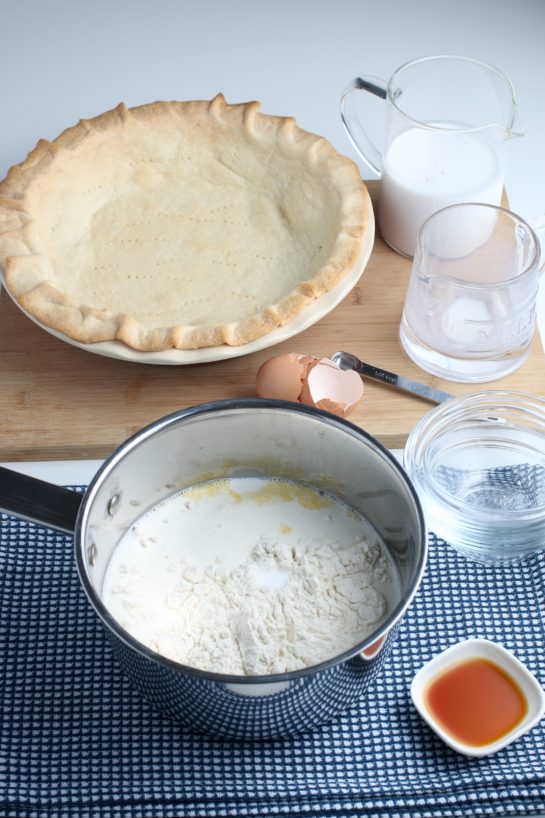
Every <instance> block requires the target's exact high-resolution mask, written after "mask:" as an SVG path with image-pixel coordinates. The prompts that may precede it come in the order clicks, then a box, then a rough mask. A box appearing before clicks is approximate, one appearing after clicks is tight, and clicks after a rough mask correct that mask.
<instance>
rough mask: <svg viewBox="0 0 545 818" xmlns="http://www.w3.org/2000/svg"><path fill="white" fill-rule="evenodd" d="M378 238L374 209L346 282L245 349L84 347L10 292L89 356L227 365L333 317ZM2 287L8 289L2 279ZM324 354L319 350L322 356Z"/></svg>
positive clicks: (104, 343) (105, 344) (113, 344)
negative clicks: (90, 353) (324, 318)
mask: <svg viewBox="0 0 545 818" xmlns="http://www.w3.org/2000/svg"><path fill="white" fill-rule="evenodd" d="M374 238H375V221H374V214H373V209H372V208H370V209H369V229H368V230H367V231H366V234H365V240H364V244H363V248H362V251H361V254H360V256H359V258H358V260H357V262H356V263H355V264H354V265H353V267H352V268H351V270H350V271H349V272H348V273H347V274H346V275H345V276H344V277H343V279H342V280H341V281H340V282H339V283H338V284H337V285H336V286H335V287H333V288H332V289H331V290H329V292H327V293H325V294H324V295H322V296H321V297H320V298H317V299H316V300H315V301H313V302H312V303H311V304H309V305H308V307H305V308H304V309H303V310H302V311H301V312H300V313H299V314H298V315H297V316H296V317H295V318H294V319H293V320H292V321H289V322H288V323H287V324H284V326H282V327H277V328H276V329H274V330H273V331H272V332H269V333H268V334H267V335H263V336H262V337H260V338H256V340H255V341H251V342H250V343H248V344H242V345H241V346H229V345H228V344H222V345H221V346H215V347H203V348H201V349H167V350H164V351H162V352H141V351H138V350H136V349H132V348H131V347H129V346H127V345H126V344H124V343H123V342H122V341H100V342H97V343H92V344H83V343H80V342H79V341H75V340H74V339H72V338H69V337H68V336H67V335H64V334H63V333H62V332H58V331H57V330H54V329H52V328H51V327H48V326H47V325H46V324H43V323H42V322H41V321H39V320H38V319H37V318H35V317H34V316H33V315H31V314H30V313H29V312H27V311H26V310H24V309H23V308H22V307H21V305H20V304H19V303H18V302H17V300H16V299H15V298H13V296H11V294H10V293H9V290H8V289H7V287H5V289H6V292H7V293H8V294H9V295H10V296H11V297H12V300H13V301H14V303H15V304H16V305H17V307H18V308H19V309H20V310H21V311H22V312H23V313H24V314H25V315H26V316H27V318H30V320H31V321H33V322H34V323H35V324H37V325H38V326H39V327H41V328H42V329H43V330H45V331H46V332H48V333H49V334H50V335H54V336H55V337H56V338H59V339H60V340H61V341H65V342H66V343H67V344H71V346H75V347H78V348H79V349H84V350H85V351H86V352H93V353H94V354H96V355H103V356H105V357H107V358H117V359H119V360H122V361H130V362H132V363H140V364H160V365H161V364H163V365H171V366H178V365H180V364H203V363H210V362H212V361H225V360H228V359H229V358H238V357H240V356H241V355H249V354H250V353H252V352H258V351H259V350H261V349H268V348H269V347H272V346H275V344H279V343H281V342H282V341H286V340H288V338H292V337H293V336H294V335H299V333H300V332H303V331H304V330H306V329H308V328H309V327H311V326H312V325H313V324H316V323H317V322H318V321H319V320H320V319H321V318H323V317H324V316H325V315H327V314H328V313H330V312H331V311H332V310H333V309H334V308H335V307H336V306H337V305H338V304H340V302H341V301H342V300H343V299H344V298H345V297H346V296H347V295H348V293H349V292H350V291H351V290H352V289H353V288H354V287H355V286H356V284H357V283H358V281H359V279H360V278H361V276H362V274H363V272H364V270H365V267H366V266H367V262H368V261H369V257H370V256H371V252H372V250H373V244H374ZM2 284H4V285H5V282H4V278H3V276H2ZM319 352H320V350H317V353H319Z"/></svg>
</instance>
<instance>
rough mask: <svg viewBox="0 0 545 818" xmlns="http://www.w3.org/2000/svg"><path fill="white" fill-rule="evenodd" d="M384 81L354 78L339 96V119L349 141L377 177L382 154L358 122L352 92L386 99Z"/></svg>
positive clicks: (379, 172) (377, 78) (373, 78)
mask: <svg viewBox="0 0 545 818" xmlns="http://www.w3.org/2000/svg"><path fill="white" fill-rule="evenodd" d="M387 87H388V83H387V82H386V80H381V79H380V78H379V77H356V78H355V79H353V80H352V82H349V83H348V85H347V86H346V88H345V89H344V91H343V93H342V96H341V119H342V121H343V125H344V127H345V128H346V131H347V133H348V136H349V137H350V141H351V142H352V144H353V145H354V147H355V148H356V150H357V152H358V153H359V155H360V156H361V158H362V159H363V161H364V162H365V164H366V165H368V166H369V167H370V168H371V170H372V171H374V172H375V173H376V174H377V176H379V177H380V175H381V170H380V167H381V164H382V154H381V152H380V151H379V150H378V148H377V147H376V146H375V145H374V144H373V143H372V142H371V140H370V139H369V137H368V135H367V132H366V130H365V128H364V127H363V125H362V124H361V122H360V119H359V117H358V113H357V110H356V105H355V99H354V95H353V92H354V91H367V92H368V93H369V94H374V96H376V97H380V99H387V97H388V94H387V90H386V89H387Z"/></svg>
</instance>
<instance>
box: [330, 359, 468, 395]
mask: <svg viewBox="0 0 545 818" xmlns="http://www.w3.org/2000/svg"><path fill="white" fill-rule="evenodd" d="M331 360H332V361H333V363H334V364H336V365H337V366H338V367H339V369H344V370H348V369H353V370H354V372H358V373H359V374H360V375H361V376H362V378H363V376H365V377H366V378H371V379H372V380H374V381H380V382H381V383H387V384H390V386H395V387H396V388H397V389H402V390H403V391H404V392H410V393H411V395H417V396H418V397H419V398H424V399H425V400H429V401H432V402H433V403H443V401H446V400H449V399H450V398H452V397H454V395H450V394H449V393H448V392H442V391H441V390H440V389H434V388H433V386H427V385H426V384H424V383H419V382H418V381H413V380H411V379H410V378H404V377H403V375H396V374H395V373H394V372H388V371H387V370H386V369H379V368H378V367H377V366H373V365H372V364H366V363H364V362H363V361H360V359H359V358H356V356H355V355H352V354H351V353H350V352H335V353H333V355H332V356H331Z"/></svg>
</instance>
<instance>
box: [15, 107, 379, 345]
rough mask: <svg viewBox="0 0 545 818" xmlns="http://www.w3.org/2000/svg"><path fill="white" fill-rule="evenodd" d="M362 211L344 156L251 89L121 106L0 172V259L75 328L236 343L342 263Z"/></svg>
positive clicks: (43, 308) (293, 308)
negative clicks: (266, 108)
mask: <svg viewBox="0 0 545 818" xmlns="http://www.w3.org/2000/svg"><path fill="white" fill-rule="evenodd" d="M370 208H371V204H370V200H369V196H368V193H367V190H366V188H365V186H364V185H363V183H362V181H361V178H360V174H359V171H358V168H357V166H356V165H355V163H354V162H352V160H350V159H348V158H347V157H344V156H341V155H340V154H339V153H338V152H337V151H336V150H335V149H334V148H333V147H332V146H331V145H330V144H329V143H328V142H327V141H326V140H325V139H323V138H322V137H319V136H316V135H314V134H311V133H308V132H306V131H303V130H302V129H301V128H299V127H298V126H297V124H296V123H295V121H294V119H292V118H291V117H276V116H268V115H264V114H261V113H259V103H258V102H248V103H242V104H237V105H228V104H227V103H226V102H225V100H224V98H223V96H221V95H219V96H217V97H215V99H213V100H212V101H211V102H210V101H192V102H156V103H152V104H149V105H143V106H141V107H138V108H130V109H127V108H126V107H125V106H124V105H123V104H121V105H119V106H118V107H117V108H115V109H114V110H112V111H108V112H106V113H104V114H101V115H100V116H97V117H95V118H94V119H90V120H82V121H80V122H79V123H78V124H77V125H75V126H74V127H72V128H69V129H68V130H66V131H64V133H62V134H61V135H60V136H59V137H58V138H57V139H55V140H54V141H53V142H51V143H49V142H46V141H44V140H41V141H40V142H39V143H38V145H37V146H36V148H35V149H34V150H33V151H32V152H31V153H30V154H29V156H28V158H27V159H26V160H25V161H24V162H22V163H21V164H20V165H17V166H16V167H13V168H12V169H11V170H10V172H9V174H8V176H7V178H6V179H5V180H4V181H3V182H2V183H1V184H0V265H1V266H2V272H3V275H4V278H5V284H6V287H7V289H8V290H9V292H10V294H11V295H12V296H13V297H14V298H15V299H16V300H17V301H18V302H19V304H20V305H21V307H22V308H23V310H25V311H26V312H28V313H29V314H30V315H32V316H34V317H35V318H36V319H37V320H38V321H39V322H41V323H42V324H44V325H45V326H47V327H50V328H52V329H53V330H57V331H59V332H61V333H63V334H65V335H66V336H68V337H69V338H71V339H73V340H75V341H79V342H83V343H93V342H99V341H107V340H114V339H117V340H119V341H123V342H124V343H125V344H127V345H128V346H129V347H132V348H133V349H136V350H142V351H157V350H164V349H169V348H172V347H175V348H177V349H198V348H201V347H209V346H216V345H219V344H230V345H234V346H237V345H240V344H246V343H248V342H250V341H252V340H254V339H256V338H259V337H261V336H263V335H266V334H267V333H269V332H270V331H271V330H273V329H274V328H275V327H277V326H281V325H283V324H285V323H286V322H288V321H290V320H291V319H292V318H294V317H295V316H296V315H297V314H298V313H299V312H300V311H301V310H302V309H303V308H304V307H305V306H307V305H308V304H309V303H310V302H311V301H312V300H313V299H316V298H319V297H320V296H321V295H323V294H324V293H326V292H328V291H329V290H331V289H332V288H333V287H334V286H335V285H336V284H337V283H339V282H340V280H341V279H342V278H343V276H345V275H346V274H348V273H349V272H350V271H351V269H352V268H353V266H354V264H355V263H356V262H357V260H358V257H359V255H360V252H361V249H362V246H363V244H364V238H365V236H366V232H367V231H368V230H369V229H372V218H371V217H370Z"/></svg>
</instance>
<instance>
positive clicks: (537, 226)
mask: <svg viewBox="0 0 545 818" xmlns="http://www.w3.org/2000/svg"><path fill="white" fill-rule="evenodd" d="M528 224H529V225H530V227H531V228H532V230H533V231H534V233H535V234H536V236H537V238H538V241H539V247H540V259H539V275H540V276H541V275H543V273H544V272H545V213H541V214H540V215H539V216H534V218H533V219H529V220H528Z"/></svg>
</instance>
